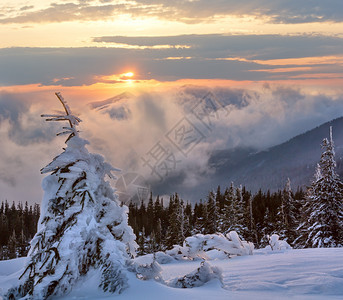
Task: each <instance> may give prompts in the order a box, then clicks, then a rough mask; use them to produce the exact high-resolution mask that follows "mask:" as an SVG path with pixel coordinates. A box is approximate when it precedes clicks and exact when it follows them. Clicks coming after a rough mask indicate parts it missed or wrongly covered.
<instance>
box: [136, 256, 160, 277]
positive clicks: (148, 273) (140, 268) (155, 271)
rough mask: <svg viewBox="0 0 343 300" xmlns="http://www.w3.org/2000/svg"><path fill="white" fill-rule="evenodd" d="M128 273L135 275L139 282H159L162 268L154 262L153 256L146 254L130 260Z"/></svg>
mask: <svg viewBox="0 0 343 300" xmlns="http://www.w3.org/2000/svg"><path fill="white" fill-rule="evenodd" d="M129 271H131V272H134V273H136V276H137V278H138V279H141V280H149V279H155V280H157V281H160V280H161V271H162V268H161V266H160V265H159V263H158V262H157V261H156V258H155V255H151V254H148V255H144V256H140V257H138V258H136V259H134V260H131V262H130V263H129Z"/></svg>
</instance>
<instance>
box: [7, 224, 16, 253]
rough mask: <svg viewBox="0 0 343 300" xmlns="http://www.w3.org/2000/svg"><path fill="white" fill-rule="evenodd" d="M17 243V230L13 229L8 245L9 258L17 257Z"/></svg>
mask: <svg viewBox="0 0 343 300" xmlns="http://www.w3.org/2000/svg"><path fill="white" fill-rule="evenodd" d="M17 245H18V241H17V237H16V235H15V231H14V230H13V232H12V234H11V236H10V238H9V240H8V246H7V248H8V258H9V259H12V258H16V257H17Z"/></svg>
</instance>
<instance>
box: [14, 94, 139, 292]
mask: <svg viewBox="0 0 343 300" xmlns="http://www.w3.org/2000/svg"><path fill="white" fill-rule="evenodd" d="M56 96H57V97H58V98H59V100H60V102H61V103H62V105H63V107H64V113H61V114H60V115H43V117H45V118H47V121H68V123H69V126H68V127H64V132H62V133H60V134H67V135H68V138H67V140H66V144H67V147H66V148H65V149H64V151H63V152H62V153H61V154H60V155H58V156H57V157H55V158H54V160H53V161H52V162H51V163H50V164H48V165H47V166H46V167H45V168H43V169H42V170H41V172H42V173H43V174H46V173H51V174H50V175H47V176H46V177H45V178H44V180H43V184H42V186H43V189H44V198H43V202H42V213H41V216H40V220H39V227H38V232H37V234H36V235H35V237H34V238H33V240H32V241H31V249H30V252H29V260H28V264H27V266H26V269H25V271H24V273H23V274H22V275H21V276H20V284H19V286H18V287H16V288H12V289H10V290H9V291H8V294H7V298H10V299H11V298H14V299H17V298H21V297H25V299H46V298H49V297H51V296H54V295H63V294H65V293H67V292H69V291H70V290H71V289H72V287H73V286H74V284H75V283H76V282H78V280H80V279H81V278H82V277H83V276H85V275H86V274H87V273H88V271H90V270H92V269H93V270H97V272H99V282H98V283H99V286H100V287H101V288H102V289H103V290H104V291H108V292H117V293H120V292H121V291H122V290H123V289H125V288H126V287H127V276H126V272H127V270H126V267H125V264H126V262H127V261H128V259H129V258H130V255H134V253H135V247H136V243H135V242H134V238H135V236H134V234H133V231H132V229H131V227H129V226H128V224H127V208H126V206H123V207H121V206H120V205H119V203H118V200H117V196H116V195H115V194H114V191H113V189H112V188H111V187H110V185H109V183H108V182H107V181H105V180H104V178H105V175H109V176H111V177H112V175H111V171H112V170H115V169H114V168H113V167H111V166H110V165H109V164H107V163H105V162H104V159H103V157H102V156H100V155H96V154H91V153H89V152H88V151H87V149H86V147H85V145H86V144H87V143H88V142H87V141H86V140H84V139H82V138H80V137H79V133H78V131H77V130H76V126H77V125H78V123H79V122H80V121H81V120H80V119H79V118H78V117H76V116H74V115H72V114H71V112H70V109H69V107H68V105H67V104H66V102H65V101H64V99H63V98H62V96H61V95H60V94H59V93H57V94H56ZM36 209H37V207H34V210H36Z"/></svg>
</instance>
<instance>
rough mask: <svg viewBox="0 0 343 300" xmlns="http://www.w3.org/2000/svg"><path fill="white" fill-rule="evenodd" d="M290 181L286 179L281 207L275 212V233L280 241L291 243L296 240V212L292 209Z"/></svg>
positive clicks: (292, 199) (292, 200)
mask: <svg viewBox="0 0 343 300" xmlns="http://www.w3.org/2000/svg"><path fill="white" fill-rule="evenodd" d="M294 202H295V201H294V198H293V195H292V188H291V181H290V179H289V178H288V179H287V182H286V185H285V188H284V189H283V191H282V196H281V205H280V206H279V208H278V212H277V224H276V226H277V232H278V235H279V236H280V239H282V240H285V241H287V242H288V243H292V242H293V241H294V239H295V238H296V227H297V220H296V211H295V207H294Z"/></svg>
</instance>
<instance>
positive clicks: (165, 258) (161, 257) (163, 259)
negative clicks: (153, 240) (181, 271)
mask: <svg viewBox="0 0 343 300" xmlns="http://www.w3.org/2000/svg"><path fill="white" fill-rule="evenodd" d="M155 259H156V261H157V262H158V263H159V264H162V265H163V264H168V263H170V262H172V261H173V260H174V259H173V258H172V257H171V256H170V255H168V254H166V253H164V252H162V251H159V252H156V253H155Z"/></svg>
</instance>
